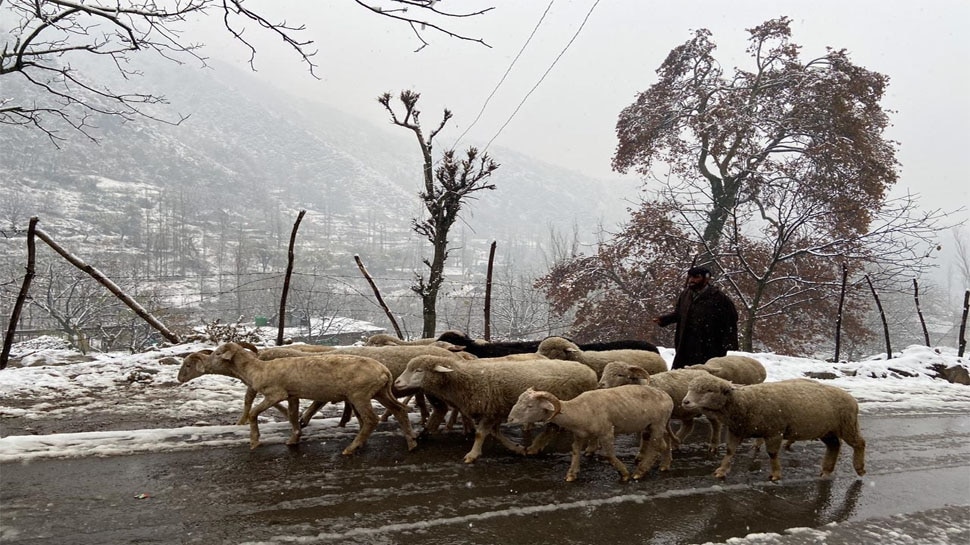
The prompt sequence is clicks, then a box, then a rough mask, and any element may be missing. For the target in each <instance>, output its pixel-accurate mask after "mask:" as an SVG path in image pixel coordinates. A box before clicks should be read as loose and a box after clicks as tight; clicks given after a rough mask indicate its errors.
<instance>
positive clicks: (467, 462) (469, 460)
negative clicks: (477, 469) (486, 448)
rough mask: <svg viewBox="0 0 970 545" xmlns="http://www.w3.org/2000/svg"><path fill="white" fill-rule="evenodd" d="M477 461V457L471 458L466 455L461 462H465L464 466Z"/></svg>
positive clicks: (469, 455)
mask: <svg viewBox="0 0 970 545" xmlns="http://www.w3.org/2000/svg"><path fill="white" fill-rule="evenodd" d="M477 459H478V456H472V455H471V454H468V455H466V456H465V458H464V460H462V461H463V462H465V463H466V464H471V463H474V462H475V460H477Z"/></svg>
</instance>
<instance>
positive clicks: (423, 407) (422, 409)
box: [413, 392, 431, 423]
mask: <svg viewBox="0 0 970 545" xmlns="http://www.w3.org/2000/svg"><path fill="white" fill-rule="evenodd" d="M413 397H414V406H415V407H417V408H418V412H419V413H420V414H421V422H422V423H423V422H427V421H428V418H430V416H431V411H429V410H428V401H427V400H426V399H425V396H424V393H423V392H418V393H416V394H414V396H413Z"/></svg>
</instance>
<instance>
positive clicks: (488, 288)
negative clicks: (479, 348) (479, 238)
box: [485, 240, 496, 341]
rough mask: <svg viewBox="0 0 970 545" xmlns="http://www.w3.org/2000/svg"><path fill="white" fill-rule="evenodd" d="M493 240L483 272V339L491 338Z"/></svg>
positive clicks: (488, 339)
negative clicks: (485, 270) (486, 266)
mask: <svg viewBox="0 0 970 545" xmlns="http://www.w3.org/2000/svg"><path fill="white" fill-rule="evenodd" d="M495 244H496V243H495V241H494V240H493V241H492V246H491V248H490V249H489V251H488V271H487V272H486V273H485V340H486V341H490V340H492V267H493V265H494V264H495Z"/></svg>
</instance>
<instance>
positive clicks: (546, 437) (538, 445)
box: [525, 422, 596, 454]
mask: <svg viewBox="0 0 970 545" xmlns="http://www.w3.org/2000/svg"><path fill="white" fill-rule="evenodd" d="M560 429H561V428H560V427H559V426H557V425H555V424H553V423H552V422H549V423H547V424H546V427H545V429H543V430H542V433H540V434H539V436H538V437H536V438H535V439H534V440H533V441H532V444H530V445H529V446H528V448H526V449H525V453H526V454H538V453H540V452H542V449H544V448H546V445H548V444H549V441H552V438H553V437H555V436H556V434H557V433H559V430H560ZM591 442H592V444H593V446H594V448H595V445H596V441H591Z"/></svg>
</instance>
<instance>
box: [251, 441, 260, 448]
mask: <svg viewBox="0 0 970 545" xmlns="http://www.w3.org/2000/svg"><path fill="white" fill-rule="evenodd" d="M258 446H259V441H258V440H256V441H250V442H249V450H256V447H258Z"/></svg>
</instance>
